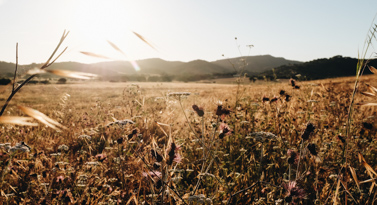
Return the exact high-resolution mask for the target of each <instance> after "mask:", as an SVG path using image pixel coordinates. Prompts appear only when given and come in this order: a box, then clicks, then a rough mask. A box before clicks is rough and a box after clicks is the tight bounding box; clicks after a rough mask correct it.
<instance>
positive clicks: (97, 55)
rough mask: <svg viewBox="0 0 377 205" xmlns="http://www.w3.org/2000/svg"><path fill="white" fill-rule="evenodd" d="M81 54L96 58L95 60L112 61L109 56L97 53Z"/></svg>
mask: <svg viewBox="0 0 377 205" xmlns="http://www.w3.org/2000/svg"><path fill="white" fill-rule="evenodd" d="M80 53H82V54H84V55H87V56H91V57H95V58H103V59H111V58H109V57H107V56H104V55H100V54H96V53H92V52H86V51H80Z"/></svg>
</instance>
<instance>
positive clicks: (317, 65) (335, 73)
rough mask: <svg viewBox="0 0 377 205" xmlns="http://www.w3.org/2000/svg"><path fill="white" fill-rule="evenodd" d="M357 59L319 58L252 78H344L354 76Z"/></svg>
mask: <svg viewBox="0 0 377 205" xmlns="http://www.w3.org/2000/svg"><path fill="white" fill-rule="evenodd" d="M357 61H358V59H356V58H350V57H343V56H334V57H332V58H321V59H316V60H312V61H309V62H305V63H302V64H294V65H283V66H279V67H276V68H275V69H274V70H268V71H265V72H261V73H259V74H256V75H254V76H252V78H253V77H257V78H263V76H265V77H267V78H268V79H273V78H275V77H274V75H275V76H276V78H280V79H289V78H295V76H296V75H298V74H300V75H301V77H300V78H302V79H304V80H316V79H324V78H335V77H345V76H354V75H355V74H356V65H357ZM368 65H371V66H374V67H377V60H372V61H370V62H369V63H368ZM370 73H371V72H370V71H369V70H368V69H366V70H365V72H364V74H370Z"/></svg>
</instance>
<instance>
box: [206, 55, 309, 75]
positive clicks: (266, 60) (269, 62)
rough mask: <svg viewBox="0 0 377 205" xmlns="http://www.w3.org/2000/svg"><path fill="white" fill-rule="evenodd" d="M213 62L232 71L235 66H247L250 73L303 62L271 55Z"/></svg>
mask: <svg viewBox="0 0 377 205" xmlns="http://www.w3.org/2000/svg"><path fill="white" fill-rule="evenodd" d="M212 63H213V64H216V65H219V66H222V67H225V68H227V69H228V70H229V71H230V72H234V68H233V66H232V64H233V65H234V67H235V68H236V69H237V70H239V69H240V68H243V67H244V65H245V64H246V66H245V71H246V72H248V73H260V72H264V71H268V70H271V69H272V68H276V67H279V66H282V65H292V64H301V63H302V62H300V61H293V60H287V59H285V58H280V57H273V56H270V55H260V56H245V57H239V58H230V59H224V60H217V61H213V62H212Z"/></svg>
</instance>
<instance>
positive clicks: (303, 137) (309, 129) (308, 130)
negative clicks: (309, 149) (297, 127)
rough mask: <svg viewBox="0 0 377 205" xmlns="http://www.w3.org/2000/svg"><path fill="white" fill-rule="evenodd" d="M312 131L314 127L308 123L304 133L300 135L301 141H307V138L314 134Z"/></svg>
mask: <svg viewBox="0 0 377 205" xmlns="http://www.w3.org/2000/svg"><path fill="white" fill-rule="evenodd" d="M314 129H315V127H314V125H313V124H312V123H311V122H309V123H308V124H307V125H306V129H305V131H304V134H302V135H301V138H302V139H303V140H307V139H309V136H310V135H311V134H312V133H313V132H314Z"/></svg>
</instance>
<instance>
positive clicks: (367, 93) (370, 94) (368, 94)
mask: <svg viewBox="0 0 377 205" xmlns="http://www.w3.org/2000/svg"><path fill="white" fill-rule="evenodd" d="M360 93H361V94H363V95H365V96H368V97H376V95H375V94H374V93H370V92H360Z"/></svg>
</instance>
